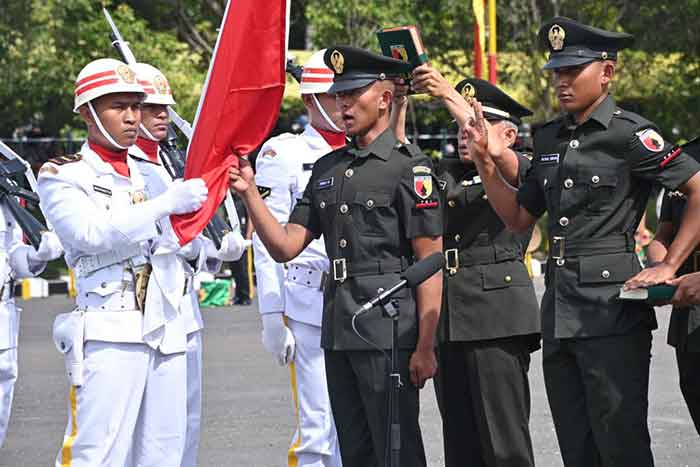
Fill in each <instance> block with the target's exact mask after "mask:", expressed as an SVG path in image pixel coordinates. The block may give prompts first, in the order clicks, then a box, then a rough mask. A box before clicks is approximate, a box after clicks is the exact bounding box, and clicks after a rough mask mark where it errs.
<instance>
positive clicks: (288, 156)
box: [253, 125, 331, 327]
mask: <svg viewBox="0 0 700 467" xmlns="http://www.w3.org/2000/svg"><path fill="white" fill-rule="evenodd" d="M329 152H331V147H330V146H329V145H328V143H327V142H326V140H325V139H323V136H321V135H320V134H319V133H318V132H317V131H316V130H315V129H314V128H313V127H312V126H311V125H307V126H306V128H305V129H304V132H303V133H302V134H300V135H294V134H291V133H285V134H282V135H279V136H276V137H275V138H272V139H270V140H268V141H267V142H266V143H265V144H264V145H263V147H262V148H261V149H260V152H259V155H258V158H257V161H256V164H255V165H256V173H255V183H256V184H257V185H258V189H259V190H260V192H261V195H262V196H263V198H264V199H265V203H266V204H267V207H268V208H269V209H270V211H271V212H272V214H273V216H274V217H275V218H276V219H277V221H279V222H280V223H282V224H286V223H287V221H288V220H289V215H290V214H291V212H292V210H293V209H294V206H295V205H296V202H297V199H299V198H300V197H301V195H302V194H303V193H304V189H305V188H306V184H307V183H308V182H309V178H310V177H311V170H312V169H313V165H314V163H315V162H316V161H317V160H318V159H319V158H320V157H322V156H323V155H325V154H327V153H329ZM253 248H254V252H255V256H254V257H255V270H256V274H257V278H258V280H257V286H258V301H259V305H260V312H261V313H275V312H284V313H285V315H286V316H288V317H289V318H291V319H293V320H295V321H299V322H302V323H305V324H310V325H313V326H318V327H320V326H321V315H322V313H323V292H322V290H321V287H322V286H323V284H322V283H321V282H322V277H323V274H325V273H326V272H327V271H328V257H327V256H326V249H325V247H324V244H323V238H319V239H316V240H313V241H312V242H311V243H310V244H309V246H308V247H306V249H305V250H304V251H302V252H301V254H300V255H299V256H297V257H296V258H294V259H293V260H292V261H290V262H289V263H288V264H287V268H286V271H285V267H284V265H283V264H279V263H277V262H275V260H273V259H272V257H271V256H270V255H269V253H268V252H267V250H266V249H265V246H264V245H263V244H262V242H261V241H260V238H258V236H257V235H254V236H253Z"/></svg>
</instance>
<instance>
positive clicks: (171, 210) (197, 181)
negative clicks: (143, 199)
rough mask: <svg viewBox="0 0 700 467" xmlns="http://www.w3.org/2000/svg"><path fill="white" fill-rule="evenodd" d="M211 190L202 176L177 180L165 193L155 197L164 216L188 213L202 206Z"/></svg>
mask: <svg viewBox="0 0 700 467" xmlns="http://www.w3.org/2000/svg"><path fill="white" fill-rule="evenodd" d="M208 193H209V190H208V189H207V185H206V184H205V183H204V180H202V179H201V178H191V179H189V180H184V181H183V180H181V179H177V180H175V181H174V182H173V183H172V184H171V185H170V186H169V187H168V189H167V190H166V191H165V193H163V194H162V195H160V196H158V197H157V198H155V199H154V201H157V202H158V204H160V205H161V207H162V209H163V216H162V217H164V216H168V215H170V214H187V213H190V212H194V211H196V210H197V209H199V208H201V207H202V204H203V203H204V201H206V199H207V194H208Z"/></svg>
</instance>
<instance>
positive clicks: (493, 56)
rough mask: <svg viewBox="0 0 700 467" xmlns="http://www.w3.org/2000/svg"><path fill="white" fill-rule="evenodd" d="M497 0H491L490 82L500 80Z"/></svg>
mask: <svg viewBox="0 0 700 467" xmlns="http://www.w3.org/2000/svg"><path fill="white" fill-rule="evenodd" d="M497 37H498V36H497V34H496V0H489V82H491V84H496V82H497V81H498V64H497V61H496V60H497V52H496V40H497Z"/></svg>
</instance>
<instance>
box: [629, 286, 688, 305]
mask: <svg viewBox="0 0 700 467" xmlns="http://www.w3.org/2000/svg"><path fill="white" fill-rule="evenodd" d="M674 293H676V286H674V285H668V284H657V285H652V286H651V287H646V288H641V289H632V290H623V289H622V287H621V288H620V300H638V301H643V302H648V303H664V302H669V301H670V300H671V298H672V297H673V294H674Z"/></svg>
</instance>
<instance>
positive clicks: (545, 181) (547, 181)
mask: <svg viewBox="0 0 700 467" xmlns="http://www.w3.org/2000/svg"><path fill="white" fill-rule="evenodd" d="M547 183H549V180H547V179H546V178H545V179H544V180H543V181H542V185H544V186H547Z"/></svg>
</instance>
